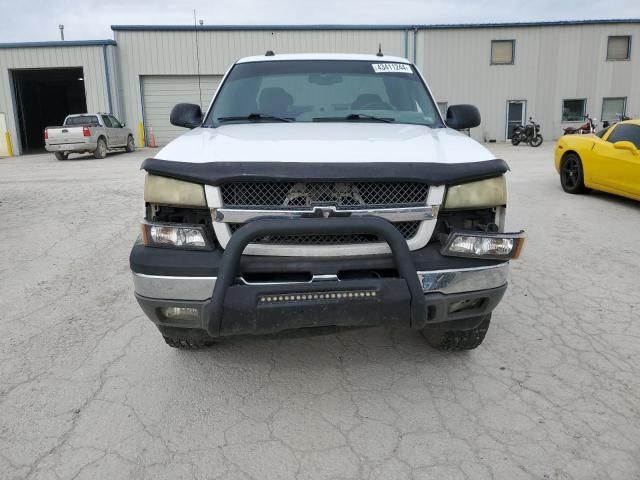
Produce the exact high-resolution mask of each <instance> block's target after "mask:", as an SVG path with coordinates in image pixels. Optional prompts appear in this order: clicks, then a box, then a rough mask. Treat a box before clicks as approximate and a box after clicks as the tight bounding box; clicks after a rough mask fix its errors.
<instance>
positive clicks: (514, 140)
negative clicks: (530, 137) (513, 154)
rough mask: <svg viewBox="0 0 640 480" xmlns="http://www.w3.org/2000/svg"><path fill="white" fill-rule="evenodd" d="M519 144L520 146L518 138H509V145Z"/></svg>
mask: <svg viewBox="0 0 640 480" xmlns="http://www.w3.org/2000/svg"><path fill="white" fill-rule="evenodd" d="M519 144H520V138H516V137H511V145H519Z"/></svg>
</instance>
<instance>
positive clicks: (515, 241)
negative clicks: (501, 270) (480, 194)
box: [440, 232, 525, 260]
mask: <svg viewBox="0 0 640 480" xmlns="http://www.w3.org/2000/svg"><path fill="white" fill-rule="evenodd" d="M524 240H525V235H524V232H519V233H495V234H490V233H476V232H453V233H451V234H450V235H449V236H448V237H447V239H446V241H445V244H444V246H443V247H442V249H441V251H440V253H442V255H449V256H452V257H477V258H492V259H496V260H511V259H516V258H518V257H519V256H520V252H521V251H522V247H523V246H524Z"/></svg>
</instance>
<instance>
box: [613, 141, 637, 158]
mask: <svg viewBox="0 0 640 480" xmlns="http://www.w3.org/2000/svg"><path fill="white" fill-rule="evenodd" d="M613 148H617V149H618V150H628V151H630V152H631V153H633V154H634V155H636V154H637V153H638V149H637V148H636V146H635V145H634V144H633V143H632V142H629V141H627V140H622V141H620V142H616V143H614V144H613Z"/></svg>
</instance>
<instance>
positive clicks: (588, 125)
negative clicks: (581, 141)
mask: <svg viewBox="0 0 640 480" xmlns="http://www.w3.org/2000/svg"><path fill="white" fill-rule="evenodd" d="M584 118H585V119H586V120H587V121H586V122H584V123H583V124H582V125H580V126H579V127H578V128H576V127H565V128H563V130H564V134H565V135H574V134H584V133H595V131H596V128H597V126H598V122H597V120H598V119H597V118H591V117H590V116H589V114H588V113H587V114H586V115H585V117H584Z"/></svg>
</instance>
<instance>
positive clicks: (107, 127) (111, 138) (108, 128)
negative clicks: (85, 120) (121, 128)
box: [100, 115, 118, 147]
mask: <svg viewBox="0 0 640 480" xmlns="http://www.w3.org/2000/svg"><path fill="white" fill-rule="evenodd" d="M100 118H101V119H102V123H103V124H104V131H105V134H106V135H107V145H109V147H113V146H115V145H117V144H118V136H117V135H116V134H115V132H114V128H113V126H112V125H111V120H109V117H108V116H107V115H100Z"/></svg>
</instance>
